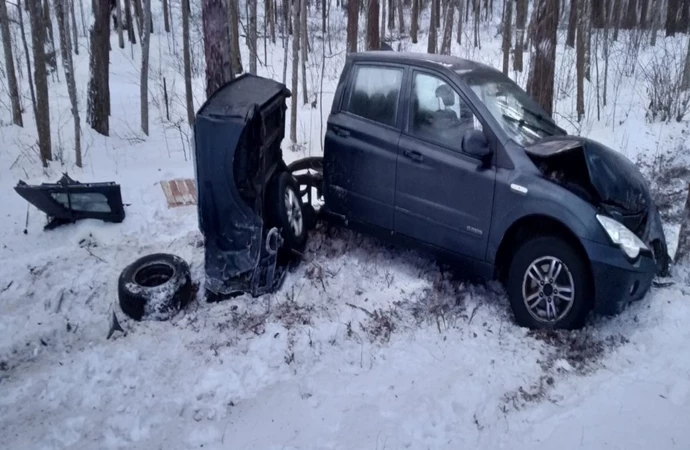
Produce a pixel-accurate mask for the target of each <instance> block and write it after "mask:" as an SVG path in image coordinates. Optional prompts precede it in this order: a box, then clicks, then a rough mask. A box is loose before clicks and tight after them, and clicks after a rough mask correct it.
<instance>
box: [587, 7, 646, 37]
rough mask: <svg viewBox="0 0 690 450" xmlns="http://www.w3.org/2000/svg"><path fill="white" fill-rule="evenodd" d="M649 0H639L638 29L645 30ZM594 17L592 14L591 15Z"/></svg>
mask: <svg viewBox="0 0 690 450" xmlns="http://www.w3.org/2000/svg"><path fill="white" fill-rule="evenodd" d="M648 9H649V0H640V30H646V29H647V27H648V22H649V19H648V17H647V16H648V14H649V11H648ZM592 17H594V16H592Z"/></svg>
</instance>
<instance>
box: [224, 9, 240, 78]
mask: <svg viewBox="0 0 690 450" xmlns="http://www.w3.org/2000/svg"><path fill="white" fill-rule="evenodd" d="M239 8H240V7H239V4H238V0H228V32H229V35H230V61H231V63H232V73H233V74H240V73H242V72H243V71H244V69H243V68H242V56H241V55H240V14H239V11H240V9H239Z"/></svg>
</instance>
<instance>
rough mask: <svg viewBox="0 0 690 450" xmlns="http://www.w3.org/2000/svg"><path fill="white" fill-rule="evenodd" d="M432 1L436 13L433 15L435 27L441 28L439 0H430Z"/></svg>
mask: <svg viewBox="0 0 690 450" xmlns="http://www.w3.org/2000/svg"><path fill="white" fill-rule="evenodd" d="M431 1H432V2H434V7H435V8H436V15H435V16H434V22H433V23H434V24H436V28H437V29H438V28H441V0H431Z"/></svg>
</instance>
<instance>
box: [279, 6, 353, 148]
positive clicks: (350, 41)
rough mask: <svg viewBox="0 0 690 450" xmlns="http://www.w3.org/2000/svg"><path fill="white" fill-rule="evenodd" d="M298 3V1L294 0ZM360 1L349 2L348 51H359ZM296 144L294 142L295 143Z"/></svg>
mask: <svg viewBox="0 0 690 450" xmlns="http://www.w3.org/2000/svg"><path fill="white" fill-rule="evenodd" d="M294 1H298V0H294ZM358 16H359V0H348V1H347V51H348V52H352V53H354V52H356V51H357V20H358V19H359V17H358ZM293 142H294V141H293Z"/></svg>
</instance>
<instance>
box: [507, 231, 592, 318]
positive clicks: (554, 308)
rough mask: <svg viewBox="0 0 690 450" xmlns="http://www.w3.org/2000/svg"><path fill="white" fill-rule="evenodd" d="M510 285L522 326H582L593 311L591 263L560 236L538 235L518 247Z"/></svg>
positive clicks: (509, 295) (510, 293)
mask: <svg viewBox="0 0 690 450" xmlns="http://www.w3.org/2000/svg"><path fill="white" fill-rule="evenodd" d="M507 288H508V297H509V299H510V304H511V306H512V309H513V314H514V315H515V320H516V321H517V323H518V325H520V326H525V327H529V328H565V329H573V328H579V327H581V326H582V325H583V324H584V322H585V319H586V317H587V314H588V313H589V310H590V304H591V303H590V295H591V282H590V276H589V269H588V265H587V263H586V261H585V260H583V258H582V256H581V255H580V254H579V253H578V252H577V251H576V250H575V249H574V248H573V247H572V246H571V245H570V244H568V243H567V242H566V241H564V240H563V239H560V238H557V237H551V236H548V237H538V238H534V239H532V240H530V241H528V242H526V243H525V244H523V245H522V246H521V247H519V248H518V250H517V251H516V252H515V255H514V256H513V260H512V263H511V265H510V270H509V272H508V285H507Z"/></svg>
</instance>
